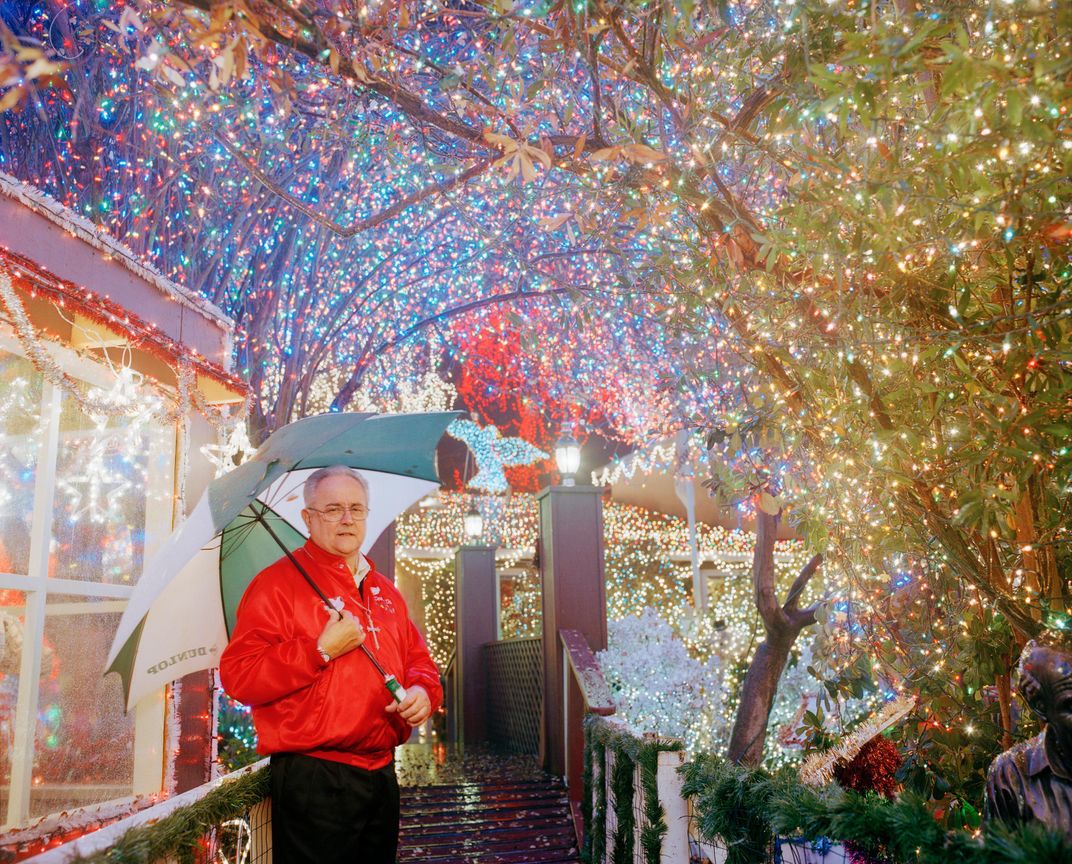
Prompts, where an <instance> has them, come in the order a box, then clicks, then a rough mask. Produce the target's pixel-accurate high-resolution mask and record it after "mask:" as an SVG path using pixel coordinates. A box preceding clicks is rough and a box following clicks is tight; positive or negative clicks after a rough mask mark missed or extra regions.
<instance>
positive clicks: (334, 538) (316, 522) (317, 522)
mask: <svg viewBox="0 0 1072 864" xmlns="http://www.w3.org/2000/svg"><path fill="white" fill-rule="evenodd" d="M356 504H361V505H363V506H365V507H368V495H366V494H365V490H364V489H363V488H362V486H361V484H360V483H358V482H357V481H356V480H354V478H353V477H346V476H345V475H338V476H334V477H326V478H325V479H323V480H321V481H320V483H318V484H317V487H316V493H315V494H314V496H313V500H312V501H311V502H310V505H309V508H308V509H306V510H302V519H303V520H304V521H305V527H306V528H308V529H309V539H310V540H312V541H313V542H314V543H315V544H316V545H317V546H319V547H320V548H321V549H323V550H324V551H325V552H330V553H331V554H332V555H338V556H340V557H342V558H352V557H354V556H355V555H357V553H358V552H359V551H360V549H361V544H362V543H363V542H364V540H365V521H364V520H363V519H362V520H357V519H355V518H354V517H353V516H352V515H350V513H349V510H347V512H346V513H345V514H344V515H343V517H342V521H340V522H328V521H327V519H325V518H324V517H323V516H322V515H321V514H320V513H318V512H316V511H323V510H326V509H327V508H328V507H346V508H350V507H353V506H354V505H356Z"/></svg>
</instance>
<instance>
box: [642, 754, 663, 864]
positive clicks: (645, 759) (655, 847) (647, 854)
mask: <svg viewBox="0 0 1072 864" xmlns="http://www.w3.org/2000/svg"><path fill="white" fill-rule="evenodd" d="M657 743H658V742H649V741H645V742H644V743H642V744H641V745H640V752H639V753H638V754H637V765H639V766H640V786H641V788H642V789H643V791H644V820H645V824H644V826H643V827H642V828H641V829H640V846H641V848H642V849H643V850H644V860H645V861H647V862H648V864H659V854H660V853H661V852H662V850H663V837H664V836H666V831H667V825H666V811H665V810H663V806H662V804H660V803H659V747H658V746H657ZM653 745H654V746H653Z"/></svg>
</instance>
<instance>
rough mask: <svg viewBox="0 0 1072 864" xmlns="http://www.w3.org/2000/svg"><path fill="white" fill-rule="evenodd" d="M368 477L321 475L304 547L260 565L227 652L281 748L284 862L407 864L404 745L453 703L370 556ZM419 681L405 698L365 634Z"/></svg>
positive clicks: (268, 744)
mask: <svg viewBox="0 0 1072 864" xmlns="http://www.w3.org/2000/svg"><path fill="white" fill-rule="evenodd" d="M368 507H369V499H368V484H367V483H366V482H365V479H364V478H363V477H362V476H361V475H360V474H358V473H357V472H356V471H354V470H353V469H351V468H346V467H344V466H339V465H337V466H332V467H329V468H322V469H320V470H319V471H316V472H314V473H313V474H312V475H311V476H310V477H309V479H308V480H307V481H306V484H305V509H304V510H302V519H303V520H304V521H305V525H306V527H307V528H308V529H309V541H308V542H307V543H306V544H305V545H304V546H303V547H302V548H300V549H298V550H297V551H296V552H295V553H294V555H295V557H296V558H297V560H298V561H299V562H300V563H301V565H302V567H303V568H304V569H305V571H306V572H307V573H308V574H309V575H310V576H311V577H312V578H313V580H314V581H315V582H316V583H317V585H319V587H320V589H321V591H323V592H324V594H325V595H327V597H328V598H330V600H331V605H332V607H334V608H330V609H329V608H328V607H327V606H325V604H324V602H323V600H321V598H320V597H318V596H317V594H316V592H315V591H313V589H312V588H311V587H310V585H309V584H308V583H307V582H306V581H305V579H304V578H303V577H302V576H301V574H300V573H299V572H298V570H297V568H296V567H295V566H294V564H293V563H291V562H290V561H289V560H288V559H287V558H286V556H284V557H282V558H280V559H279V560H278V561H276V563H275V564H273V565H272V566H270V567H268V568H267V569H266V570H263V571H262V572H261V573H259V574H258V575H257V576H256V578H254V580H253V581H252V582H251V583H250V585H249V587H248V588H247V589H246V593H245V594H244V595H243V597H242V601H241V603H239V605H238V613H237V621H236V624H235V630H234V633H233V634H232V635H231V641H230V643H229V644H228V646H227V648H226V649H225V650H224V652H223V654H222V655H221V657H220V679H221V680H222V682H223V686H224V688H225V689H226V690H227V692H228V693H229V694H230V695H231V696H232V697H233V698H234V699H237V700H238V701H239V702H243V703H245V704H246V705H249V706H250V707H251V708H252V712H253V723H254V726H255V727H256V729H257V739H258V744H257V749H258V750H259V752H261V753H266V754H271V757H272V759H271V765H272V770H271V791H272V851H273V856H274V860H275V862H276V864H314V862H315V864H334V862H338V864H344V862H345V864H380V862H382V864H394V861H395V852H396V849H397V846H398V816H399V801H398V782H397V780H396V779H395V772H394V748H395V747H396V746H398V745H399V744H401V743H403V742H404V741H406V740H407V739H408V738H409V735H410V731H411V727H413V726H417V725H419V724H420V723H422V722H423V721H424V720H425V719H426V718H427V717H428V715H429V714H431V712H432V711H433V710H435V708H437V707H438V706H439V704H440V702H441V701H442V698H443V691H442V688H441V686H440V683H439V672H438V670H437V669H436V666H435V663H433V662H432V658H431V657H430V656H429V654H428V649H427V647H426V646H425V644H424V640H423V639H422V638H421V635H420V633H419V632H418V631H417V628H416V627H415V626H414V625H413V622H412V621H410V618H409V614H408V612H407V610H406V604H405V601H404V600H403V599H402V595H401V594H400V593H399V591H398V589H397V588H395V586H394V585H393V584H392V583H391V582H390V581H389V580H388V579H386V578H384V577H383V576H382V575H381V574H379V573H377V572H376V571H375V570H374V569H373V568H372V566H371V565H370V563H369V562H368V560H367V559H366V558H365V557H364V556H363V555H362V554H361V544H362V542H363V541H364V539H365V519H366V518H367V517H368ZM365 642H367V647H368V648H369V649H370V650H371V651H372V653H373V654H374V655H375V657H376V659H377V660H378V661H379V662H380V665H381V666H383V668H384V669H385V670H386V671H387V673H388V674H391V675H394V676H395V678H397V679H398V681H399V682H400V683H401V684H402V686H403V687H404V688H405V690H406V698H405V699H404V700H403V701H402V702H401V703H396V702H395V701H393V700H392V699H391V695H390V693H389V692H388V691H387V689H386V687H385V686H384V681H383V677H382V676H381V675H379V674H378V673H377V672H376V669H375V667H374V666H373V665H372V662H371V661H370V660H369V658H368V657H366V656H364V652H363V651H358V650H355V649H357V648H358V647H359V646H360V645H361V644H362V643H365Z"/></svg>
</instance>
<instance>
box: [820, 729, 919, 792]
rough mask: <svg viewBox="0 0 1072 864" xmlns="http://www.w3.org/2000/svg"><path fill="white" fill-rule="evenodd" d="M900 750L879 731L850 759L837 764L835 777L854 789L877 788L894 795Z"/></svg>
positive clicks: (875, 789)
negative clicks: (879, 733)
mask: <svg viewBox="0 0 1072 864" xmlns="http://www.w3.org/2000/svg"><path fill="white" fill-rule="evenodd" d="M903 761H904V760H902V759H901V754H900V752H899V751H898V750H897V746H896V745H895V744H894V743H893V742H892V741H890V740H889V739H888V738H884V737H882V736H881V735H876V736H875V737H874V738H872V739H871V740H870V741H868V742H867V743H866V744H864V746H863V747H861V748H860V752H859V753H857V754H856V755H855V756H853V758H852V759H851V760H849V761H848V762H838V763H837V765H835V766H834V779H835V780H837V782H838V783H839V784H840V785H841V786H842V787H844V788H845V789H851V790H852V791H853V792H877V793H878V794H879V795H881V796H882V797H883V798H890V799H892V798H893V796H894V794H895V793H896V791H897V779H896V776H895V775H896V774H897V769H898V768H900V767H901V763H902V762H903Z"/></svg>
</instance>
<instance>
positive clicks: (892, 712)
mask: <svg viewBox="0 0 1072 864" xmlns="http://www.w3.org/2000/svg"><path fill="white" fill-rule="evenodd" d="M915 707H916V699H915V697H914V696H899V697H898V698H896V699H894V700H893V701H891V702H888V703H886V705H884V706H883V707H882V709H881V710H880V711H877V712H876V713H875V714H874V716H872V717H871V718H870V719H868V720H866V721H864V723H862V724H861V725H860V726H859V727H858V728H856V729H855V730H854V731H853V732H852V734H850V735H846V736H845V737H844V738H843V739H842V740H841V741H840V742H839V743H838V744H837V745H836V746H834V747H831V748H830V749H829V750H824V751H822V752H821V753H812V754H811V755H810V756H809V757H808V758H807V759H805V760H804V763H803V764H802V765H801V766H800V781H801V782H802V783H806V784H808V785H811V786H822V785H825V784H827V783H829V782H830V781H831V780H833V779H834V767H835V766H836V765H837V764H838V763H844V762H851V761H852V760H853V758H855V756H856V754H857V753H859V752H860V749H861V748H862V747H863V746H864V745H865V744H866V743H867V742H868V741H870V740H871V739H872V738H874V737H875V736H876V735H880V734H881V733H882V732H884V731H886V730H887V729H889V728H890V727H891V726H892V725H893V724H894V723H896V722H897V721H898V720H900V719H901V718H902V717H904V716H906V715H907V714H908V713H909V712H910V711H911V710H912V709H913V708H915Z"/></svg>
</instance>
